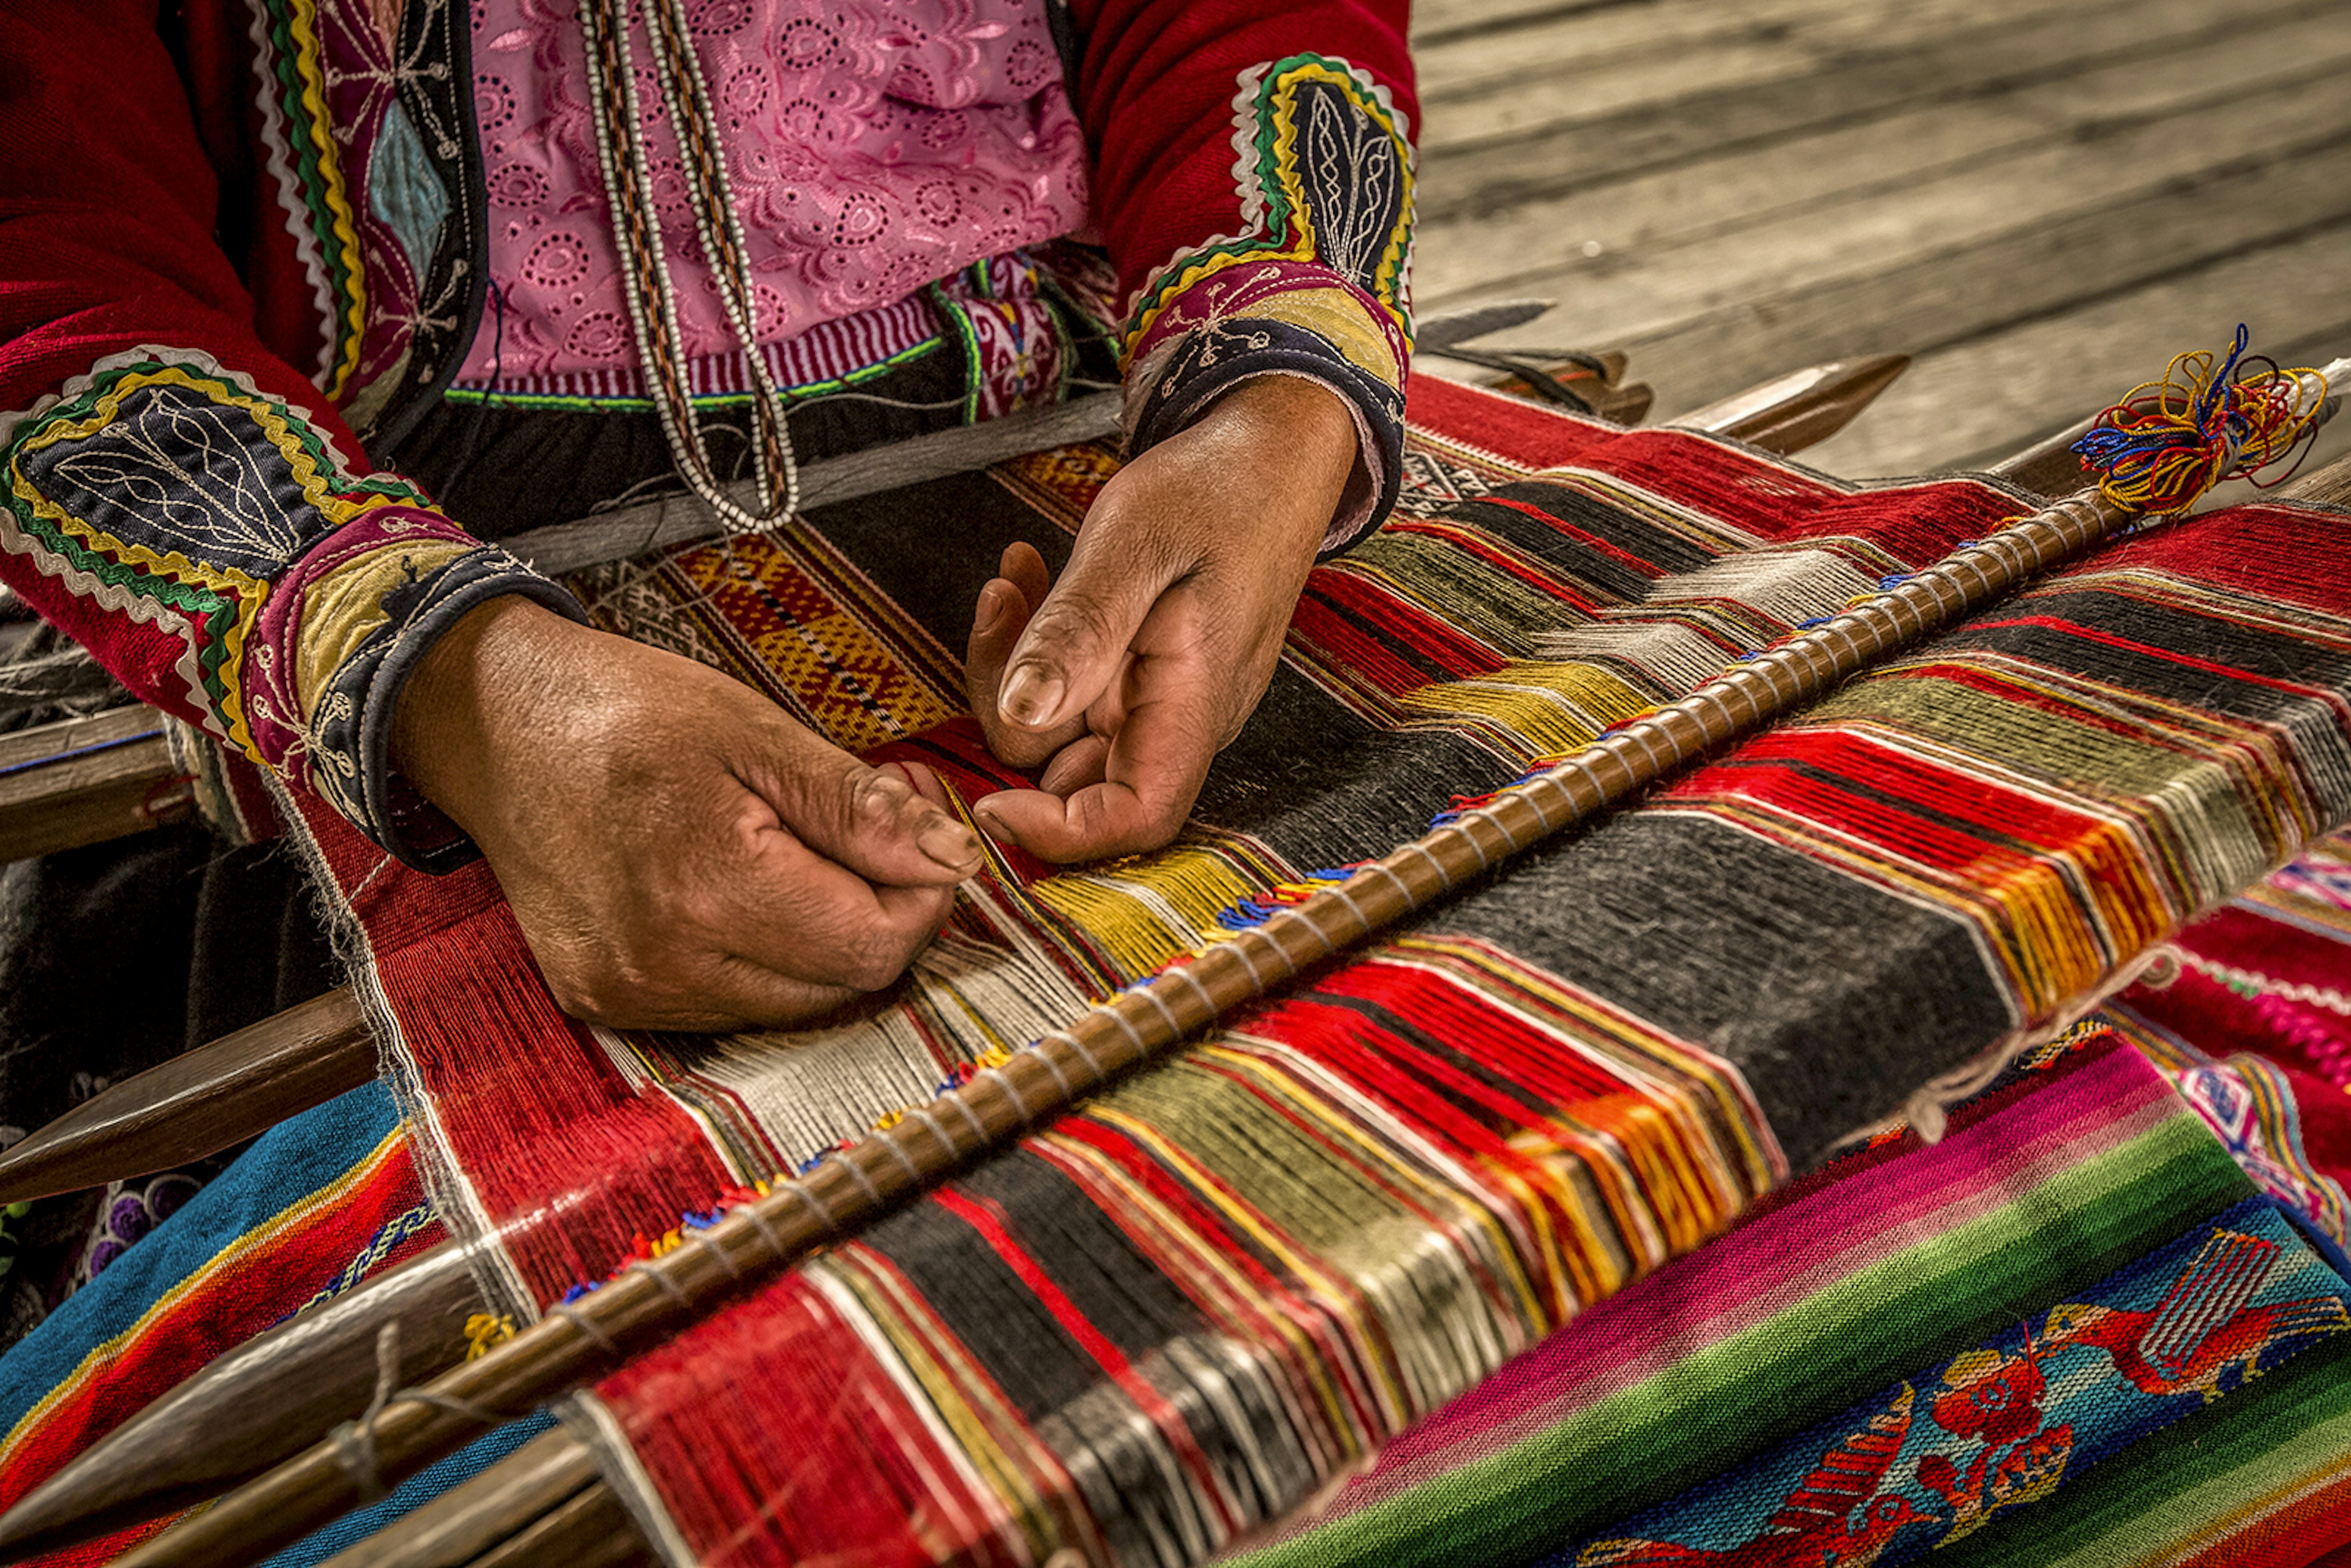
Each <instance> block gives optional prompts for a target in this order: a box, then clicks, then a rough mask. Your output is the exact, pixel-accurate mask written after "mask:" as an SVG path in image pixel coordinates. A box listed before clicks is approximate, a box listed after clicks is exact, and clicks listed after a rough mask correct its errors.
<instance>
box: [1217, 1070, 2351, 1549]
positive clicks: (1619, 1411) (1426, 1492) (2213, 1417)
mask: <svg viewBox="0 0 2351 1568" xmlns="http://www.w3.org/2000/svg"><path fill="white" fill-rule="evenodd" d="M2216 1237H2228V1238H2244V1239H2242V1240H2235V1239H2231V1240H2224V1241H2221V1242H2219V1243H2217V1244H2216V1243H2215V1241H2214V1238H2216ZM2322 1245H2323V1244H2322ZM2208 1249H2210V1250H2208ZM2230 1249H2235V1250H2237V1251H2239V1252H2241V1253H2251V1254H2253V1255H2256V1256H2257V1257H2258V1259H2259V1260H2260V1263H2261V1267H2262V1274H2261V1277H2260V1278H2259V1279H2258V1280H2257V1281H2253V1282H2252V1290H2251V1291H2248V1292H2245V1293H2243V1294H2242V1295H2241V1296H2240V1297H2239V1298H2237V1299H2235V1300H2234V1301H2233V1303H2232V1304H2231V1309H2230V1312H2228V1313H2226V1314H2221V1315H2220V1316H2221V1320H2222V1321H2220V1322H2212V1321H2210V1320H2209V1319H2206V1320H2199V1322H2198V1325H2197V1326H2198V1332H2197V1333H2194V1334H2191V1335H2187V1336H2181V1335H2179V1334H2178V1333H2173V1334H2172V1336H2171V1339H2172V1343H2173V1349H2174V1350H2175V1351H2179V1350H2185V1351H2186V1352H2188V1354H2186V1355H2185V1356H2182V1357H2179V1358H2178V1359H2176V1360H2175V1361H2173V1362H2172V1363H2170V1364H2166V1365H2164V1366H2162V1367H2160V1368H2158V1367H2153V1366H2139V1367H2134V1368H2132V1370H2133V1371H2136V1372H2137V1373H2138V1374H2139V1375H2140V1377H2141V1379H2142V1381H2143V1382H2144V1383H2145V1384H2146V1385H2147V1386H2145V1387H2142V1386H2140V1385H2138V1384H2137V1383H2134V1382H2133V1381H2132V1380H2131V1378H2130V1377H2129V1376H2127V1375H2125V1373H2124V1370H2123V1368H2124V1365H2125V1364H2126V1358H2125V1359H2123V1360H2118V1359H2117V1356H2116V1353H2115V1351H2114V1350H2112V1349H2109V1348H2106V1346H2105V1345H2103V1344H2101V1343H2097V1335H2096V1333H2095V1332H2094V1331H2095V1330H2097V1329H2099V1328H2101V1327H2103V1326H2111V1325H2113V1324H2115V1323H2116V1322H2119V1321H2123V1320H2121V1319H2119V1318H2118V1317H2117V1316H2116V1314H2125V1313H2131V1312H2137V1313H2139V1314H2141V1317H2142V1318H2143V1319H2145V1320H2147V1322H2146V1323H2145V1326H2144V1328H2143V1329H2142V1330H2141V1333H2142V1334H2144V1335H2145V1336H2147V1337H2152V1336H2153V1335H2154V1334H2155V1333H2156V1324H2155V1322H2153V1321H2152V1320H2154V1319H2156V1318H2158V1317H2159V1315H2160V1310H2161V1309H2162V1308H2163V1307H2164V1306H2166V1305H2167V1304H2169V1305H2173V1306H2175V1307H2176V1306H2178V1305H2179V1304H2181V1303H2185V1302H2190V1301H2210V1300H2211V1299H2226V1292H2225V1291H2216V1290H2213V1289H2211V1288H2210V1287H2211V1285H2212V1283H2213V1281H2212V1276H2213V1274H2214V1273H2215V1270H2214V1269H2213V1268H2212V1267H2211V1260H2212V1258H2213V1257H2214V1256H2215V1255H2225V1254H2226V1253H2227V1252H2228V1251H2229V1250H2230ZM2239 1282H2240V1283H2243V1282H2244V1280H2243V1277H2242V1276H2241V1278H2240V1281H2239ZM2346 1293H2351V1287H2346V1285H2345V1283H2344V1282H2343V1281H2342V1279H2341V1277H2340V1275H2339V1274H2338V1273H2337V1272H2336V1270H2335V1269H2334V1268H2332V1267H2330V1266H2329V1265H2328V1264H2327V1263H2325V1261H2324V1260H2322V1259H2321V1258H2320V1257H2319V1256H2318V1255H2317V1253H2316V1252H2315V1251H2314V1249H2313V1247H2312V1245H2311V1242H2310V1240H2309V1239H2308V1238H2307V1234H2306V1233H2304V1232H2299V1231H2297V1230H2295V1229H2294V1228H2292V1227H2291V1226H2290V1225H2289V1224H2288V1222H2287V1221H2286V1219H2285V1218H2284V1216H2283V1214H2282V1213H2281V1212H2279V1210H2278V1209H2277V1208H2276V1207H2273V1206H2272V1205H2271V1204H2270V1203H2269V1202H2268V1200H2266V1199H2265V1198H2262V1197H2256V1196H2254V1194H2253V1190H2252V1186H2250V1185H2249V1183H2248V1182H2247V1180H2246V1177H2245V1176H2244V1174H2243V1173H2242V1172H2241V1170H2240V1169H2239V1168H2238V1167H2237V1166H2234V1165H2233V1164H2232V1163H2231V1161H2230V1160H2229V1158H2228V1157H2227V1155H2226V1153H2225V1152H2224V1150H2223V1147H2222V1145H2220V1144H2219V1143H2218V1142H2216V1141H2215V1140H2213V1139H2212V1138H2211V1137H2210V1136H2209V1135H2208V1134H2207V1132H2206V1130H2205V1128H2204V1126H2203V1124H2202V1123H2201V1120H2200V1119H2199V1116H2198V1115H2197V1114H2196V1113H2195V1111H2194V1110H2193V1109H2191V1108H2190V1107H2189V1105H2188V1104H2187V1103H2185V1102H2184V1101H2183V1100H2182V1099H2181V1098H2180V1097H2179V1095H2178V1094H2177V1093H2176V1092H2174V1090H2173V1088H2172V1086H2171V1085H2170V1083H2169V1082H2168V1080H2167V1076H2166V1074H2165V1073H2164V1072H2163V1071H2161V1070H2160V1069H2158V1068H2157V1067H2156V1066H2154V1065H2153V1064H2152V1063H2150V1062H2149V1061H2147V1060H2146V1059H2145V1058H2144V1057H2142V1056H2141V1055H2140V1054H2138V1053H2137V1051H2134V1050H2132V1049H2130V1047H2129V1046H2128V1045H2127V1044H2126V1042H2125V1041H2124V1040H2123V1038H2122V1037H2121V1036H2119V1035H2118V1034H2116V1033H2115V1032H2114V1031H2112V1030H2106V1029H2103V1028H2102V1029H2098V1030H2095V1031H2091V1032H2088V1033H2087V1034H2086V1035H2085V1038H2083V1039H2082V1040H2079V1041H2078V1042H2077V1043H2075V1044H2074V1045H2073V1046H2071V1047H2070V1048H2068V1049H2065V1050H2063V1051H2053V1052H2052V1053H2050V1054H2049V1056H2048V1058H2047V1059H2046V1060H2044V1061H2041V1062H2038V1063H2036V1064H2035V1065H2034V1066H2033V1067H2032V1070H2030V1071H2022V1072H2019V1073H2017V1074H2015V1075H2013V1077H2012V1078H2011V1080H2010V1081H2009V1082H2006V1083H2003V1084H2002V1085H2001V1086H2000V1087H1998V1088H1996V1089H1994V1090H1992V1091H1991V1092H1987V1093H1986V1094H1984V1095H1983V1096H1981V1097H1980V1098H1979V1099H1978V1100H1976V1101H1975V1102H1973V1103H1970V1105H1968V1106H1967V1107H1965V1108H1964V1109H1962V1110H1960V1111H1959V1113H1956V1114H1955V1115H1954V1116H1953V1118H1952V1123H1951V1129H1950V1131H1949V1134H1948V1135H1947V1136H1946V1137H1945V1139H1944V1140H1943V1141H1942V1142H1941V1143H1940V1144H1938V1145H1923V1144H1921V1143H1920V1142H1919V1141H1918V1139H1917V1134H1913V1133H1905V1134H1901V1135H1899V1136H1897V1137H1888V1138H1884V1139H1880V1140H1878V1141H1876V1142H1875V1143H1873V1144H1872V1145H1870V1146H1869V1147H1867V1148H1865V1149H1863V1150H1860V1151H1857V1152H1855V1153H1854V1154H1851V1155H1845V1156H1844V1157H1843V1158H1841V1159H1839V1160H1836V1161H1834V1162H1832V1163H1831V1164H1830V1165H1829V1166H1825V1167H1823V1169H1822V1170H1820V1171H1818V1172H1815V1173H1814V1174H1813V1175H1811V1176H1806V1177H1804V1178H1802V1179H1801V1180H1800V1181H1798V1182H1796V1183H1794V1184H1793V1185H1792V1186H1790V1187H1788V1188H1786V1189H1785V1190H1783V1191H1782V1192H1781V1193H1778V1194H1775V1195H1774V1196H1773V1197H1771V1198H1768V1199H1766V1200H1765V1201H1764V1202H1763V1203H1761V1204H1760V1205H1759V1206H1758V1207H1757V1208H1756V1210H1755V1211H1754V1212H1753V1213H1752V1214H1751V1215H1750V1217H1749V1218H1746V1219H1745V1220H1744V1221H1742V1222H1741V1223H1740V1225H1739V1226H1738V1228H1735V1229H1733V1230H1732V1231H1731V1232H1730V1233H1729V1235H1728V1236H1726V1237H1724V1238H1722V1239H1720V1240H1718V1241H1716V1242H1713V1243H1711V1244H1709V1245H1708V1246H1707V1247H1704V1248H1701V1249H1699V1250H1698V1252H1696V1253H1694V1254H1692V1255H1691V1256H1689V1257H1687V1258H1684V1259H1681V1260H1677V1261H1676V1262H1674V1263H1671V1264H1668V1265H1667V1267H1666V1268H1664V1269H1662V1270H1659V1271H1658V1272H1657V1273H1656V1274H1654V1275H1652V1276H1651V1277H1649V1278H1648V1279H1646V1280H1644V1281H1640V1282H1639V1283H1637V1284H1635V1285H1633V1286H1631V1287H1630V1288H1628V1289H1627V1290H1625V1291H1624V1292H1622V1293H1621V1294H1619V1295H1617V1296H1616V1297H1614V1299H1612V1300H1610V1301H1607V1302H1605V1303H1604V1304H1603V1305H1601V1306H1599V1307H1597V1308H1595V1309H1594V1310H1593V1312H1590V1313H1588V1314H1586V1315H1585V1316H1584V1317H1583V1318H1582V1319H1580V1320H1579V1321H1577V1322H1574V1323H1573V1324H1571V1325H1569V1327H1568V1328H1567V1329H1566V1330H1565V1331H1563V1332H1562V1333H1559V1334H1558V1335H1556V1336H1554V1337H1553V1338H1552V1339H1551V1340H1549V1341H1547V1342H1545V1343H1544V1344H1543V1345H1542V1346H1541V1347H1540V1348H1539V1349H1537V1350H1535V1351H1534V1352H1532V1353H1531V1354H1528V1355H1525V1356H1523V1357H1521V1358H1520V1359H1519V1360H1518V1361H1516V1362H1513V1363H1512V1364H1510V1366H1509V1367H1507V1368H1505V1369H1504V1370H1503V1371H1502V1372H1501V1373H1500V1374H1499V1375H1497V1376H1495V1377H1494V1378H1492V1379H1490V1380H1489V1381H1488V1382H1487V1383H1486V1384H1484V1385H1481V1386H1480V1387H1479V1389H1477V1390H1476V1391H1475V1392H1473V1393H1471V1394H1470V1395H1468V1396H1465V1397H1464V1398H1462V1399H1460V1400H1458V1401H1457V1402H1456V1403H1455V1404H1453V1405H1452V1406H1448V1407H1447V1409H1446V1410H1445V1411H1444V1412H1443V1413H1441V1414H1440V1415H1438V1416H1436V1417H1434V1418H1433V1419H1431V1420H1430V1421H1429V1422H1427V1423H1426V1425H1424V1426H1423V1427H1420V1428H1418V1429H1417V1430H1416V1431H1414V1432H1411V1433H1409V1434H1407V1435H1405V1437H1402V1438H1401V1439H1399V1440H1398V1441H1397V1442H1395V1444H1393V1445H1391V1446H1390V1447H1389V1448H1387V1449H1386V1450H1385V1451H1384V1452H1383V1453H1382V1454H1381V1455H1380V1457H1379V1460H1378V1462H1377V1464H1376V1465H1375V1466H1374V1468H1372V1469H1370V1470H1369V1471H1368V1472H1366V1473H1365V1474H1364V1475H1362V1476H1359V1477H1357V1478H1355V1479H1353V1480H1351V1481H1350V1482H1349V1483H1348V1484H1347V1485H1346V1486H1344V1487H1343V1489H1341V1490H1338V1491H1337V1492H1336V1493H1335V1494H1334V1495H1333V1496H1332V1498H1331V1499H1330V1500H1328V1503H1327V1505H1326V1506H1325V1507H1324V1508H1323V1509H1322V1511H1320V1512H1319V1513H1318V1514H1317V1515H1316V1517H1314V1518H1313V1519H1311V1520H1309V1521H1299V1522H1297V1523H1294V1524H1292V1525H1291V1526H1290V1528H1289V1529H1287V1530H1286V1531H1283V1532H1282V1534H1281V1536H1280V1539H1278V1540H1275V1541H1271V1542H1264V1543H1261V1544H1260V1545H1259V1546H1258V1547H1257V1548H1256V1549H1255V1550H1254V1551H1251V1552H1247V1553H1244V1554H1241V1555H1238V1556H1237V1557H1236V1558H1235V1559H1234V1560H1233V1568H1335V1565H1337V1564H1342V1563H1350V1564H1352V1563H1374V1562H1376V1563H1383V1564H1395V1565H1398V1568H1405V1565H1409V1564H1413V1563H1431V1564H1436V1563H1473V1562H1474V1563H1520V1562H1526V1561H1529V1560H1540V1561H1542V1562H1544V1563H1576V1564H1579V1565H1582V1564H1586V1563H1593V1564H1597V1563H1660V1564H1662V1563H1679V1564H1685V1565H1687V1568H1697V1565H1698V1564H1701V1563H1718V1562H1725V1561H1734V1562H1747V1561H1758V1562H1761V1561H1771V1562H1780V1561H1791V1562H1792V1561H1802V1562H1807V1563H1810V1562H1813V1561H1815V1558H1813V1557H1811V1556H1802V1555H1801V1552H1802V1549H1804V1548H1805V1547H1806V1546H1807V1545H1809V1546H1810V1547H1811V1548H1812V1549H1813V1550H1814V1551H1815V1552H1823V1553H1827V1552H1834V1551H1838V1550H1843V1551H1846V1552H1848V1553H1849V1555H1850V1557H1851V1559H1852V1560H1856V1561H1870V1562H1874V1563H1877V1564H1881V1565H1886V1564H1892V1563H1902V1562H1909V1561H1914V1560H1916V1559H1917V1558H1918V1557H1920V1556H1922V1555H1924V1554H1925V1553H1926V1552H1928V1551H1930V1550H1931V1551H1933V1552H1934V1561H1935V1562H1937V1563H1947V1562H1949V1563H2055V1562H2064V1561H2073V1562H2078V1563H2085V1564H2087V1563H2095V1564H2099V1565H2101V1568H2105V1565H2109V1564H2111V1565H2116V1568H2120V1565H2123V1564H2128V1563H2140V1562H2162V1561H2202V1562H2242V1563H2264V1564H2276V1565H2280V1568H2283V1565H2287V1564H2291V1563H2302V1562H2307V1561H2310V1560H2311V1559H2312V1558H2313V1557H2314V1556H2315V1555H2316V1554H2317V1553H2318V1552H2321V1551H2324V1550H2325V1549H2327V1548H2329V1547H2331V1546H2334V1545H2337V1544H2340V1543H2342V1542H2344V1541H2346V1540H2351V1368H2346V1365H2345V1362H2346V1357H2351V1335H2346V1334H2344V1333H2342V1332H2341V1331H2342V1329H2343V1327H2344V1326H2346V1321H2351V1320H2346V1318H2345V1317H2344V1315H2343V1308H2342V1301H2343V1300H2344V1298H2345V1296H2346ZM2281 1308H2290V1309H2291V1310H2290V1311H2284V1310H2276V1309H2281ZM2101 1314H2104V1315H2103V1316H2102V1315H2101ZM2263 1314H2266V1315H2263ZM2130 1321H2132V1322H2138V1321H2139V1320H2130ZM2231 1325H2233V1326H2231ZM2256 1329H2258V1330H2259V1332H2258V1333H2256V1332H2253V1331H2254V1330H2256ZM2107 1337H2108V1338H2109V1339H2111V1340H2112V1341H2113V1343H2115V1344H2116V1345H2118V1346H2124V1347H2125V1348H2126V1349H2127V1343H2128V1342H2126V1341H2124V1340H2122V1339H2121V1338H2119V1337H2117V1336H2112V1335H2109V1336H2107ZM2028 1340H2029V1343H2028ZM2224 1355H2232V1356H2234V1357H2235V1359H2233V1360H2229V1359H2225V1358H2224ZM2256 1373H2258V1374H2259V1377H2258V1380H2256V1378H2255V1376H2254V1375H2255V1374H2256ZM2208 1389H2209V1390H2210V1392H2211V1393H2212V1394H2213V1396H2214V1397H2212V1398H2211V1399H2210V1401H2209V1402H2208V1399H2207V1397H2206V1393H2207V1390H2208ZM1906 1391H1907V1392H1906ZM1864 1434H1868V1436H1866V1437H1865V1436H1864ZM1873 1444H1880V1445H1882V1446H1878V1447H1876V1448H1875V1449H1873ZM1936 1455H1940V1456H1941V1458H1942V1461H1943V1463H1942V1464H1940V1465H1938V1464H1937V1463H1936V1462H1935V1458H1934V1456H1936ZM1833 1457H1834V1459H1835V1463H1836V1465H1837V1466H1838V1467H1839V1468H1840V1469H1841V1473H1842V1475H1843V1477H1844V1479H1841V1480H1839V1481H1838V1482H1837V1483H1836V1486H1837V1489H1838V1490H1837V1501H1838V1502H1839V1503H1840V1504H1842V1506H1841V1507H1839V1508H1836V1509H1834V1514H1835V1517H1836V1520H1837V1528H1836V1529H1835V1530H1834V1531H1832V1530H1831V1529H1829V1528H1827V1527H1826V1523H1825V1521H1824V1520H1823V1517H1822V1515H1823V1512H1825V1511H1823V1510H1822V1509H1819V1508H1817V1507H1811V1508H1808V1507H1807V1506H1805V1501H1804V1497H1803V1494H1804V1492H1805V1490H1806V1489H1807V1488H1809V1487H1813V1486H1814V1485H1815V1484H1816V1481H1817V1473H1818V1472H1819V1471H1820V1470H1821V1469H1823V1467H1825V1466H1829V1465H1830V1464H1831V1462H1832V1458H1833ZM1881 1461H1882V1462H1881ZM1846 1466H1851V1467H1854V1468H1852V1469H1843V1467H1846ZM1848 1494H1849V1495H1848ZM2190 1497H2192V1498H2195V1499H2197V1500H2196V1501H2195V1502H2194V1504H2193V1506H2192V1508H2188V1509H2172V1508H2170V1507H2169V1503H2170V1500H2173V1499H2178V1498H2190ZM2322 1502H2324V1503H2327V1504H2331V1505H2332V1506H2333V1508H2334V1509H2335V1511H2336V1514H2332V1515H2331V1514H2329V1513H2327V1512H2326V1511H2325V1509H2323V1508H2322V1507H2320V1506H2319V1505H2320V1504H2321V1503H2322ZM2167 1513H2168V1515H2169V1517H2166V1515H2167ZM2338 1515H2339V1517H2338ZM2297 1524H2298V1525H2301V1526H2304V1527H2305V1528H2303V1529H2302V1530H2300V1531H2299V1532H2298V1533H2296V1534H2294V1535H2292V1536H2288V1535H2287V1533H2286V1531H2285V1530H2284V1529H2283V1527H2285V1526H2294V1525H2297ZM1871 1531H1878V1532H1879V1535H1880V1537H1881V1538H1879V1539H1876V1540H1874V1541H1868V1542H1867V1544H1866V1545H1865V1543H1864V1542H1865V1538H1867V1537H1868V1536H1869V1534H1870V1532H1871ZM1807 1537H1809V1540H1808V1539H1807ZM2199 1537H2200V1538H2201V1539H2199ZM2053 1541H2061V1542H2063V1545H2062V1546H2054V1545H2053V1544H2052V1542H2053ZM1644 1542H1646V1544H1641V1543H1644ZM1741 1551H1743V1552H1746V1553H1747V1555H1746V1556H1745V1557H1737V1556H1732V1555H1729V1554H1730V1553H1735V1552H1741ZM1873 1551H1874V1552H1876V1553H1878V1554H1877V1555H1876V1556H1874V1557H1872V1556H1868V1555H1866V1553H1867V1552H1873ZM2183 1551H2185V1552H2186V1553H2187V1554H2186V1555H2182V1554H2181V1553H2182V1552H2183ZM1677 1552H1678V1553H1679V1554H1677ZM1774 1552H1777V1553H1779V1555H1773V1553H1774ZM1823 1560H1828V1561H1843V1560H1844V1559H1839V1558H1835V1557H1834V1556H1829V1557H1825V1558H1824V1559H1823Z"/></svg>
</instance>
